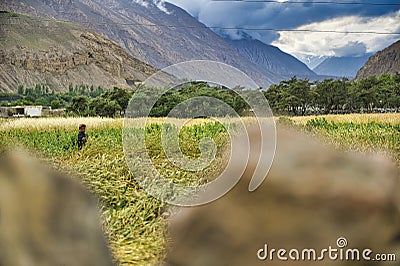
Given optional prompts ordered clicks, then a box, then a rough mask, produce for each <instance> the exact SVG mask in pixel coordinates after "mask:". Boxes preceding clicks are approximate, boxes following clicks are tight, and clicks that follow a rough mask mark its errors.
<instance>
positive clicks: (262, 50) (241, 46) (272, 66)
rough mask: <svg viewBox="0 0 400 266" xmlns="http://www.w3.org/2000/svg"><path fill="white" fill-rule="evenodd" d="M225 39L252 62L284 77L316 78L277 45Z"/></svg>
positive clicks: (303, 65)
mask: <svg viewBox="0 0 400 266" xmlns="http://www.w3.org/2000/svg"><path fill="white" fill-rule="evenodd" d="M226 40H227V42H228V43H229V44H231V45H233V46H234V47H236V49H237V50H238V52H239V53H240V54H241V55H243V56H244V57H246V58H247V59H249V60H250V61H252V62H253V63H255V64H257V65H259V66H261V67H263V68H265V69H268V70H269V71H272V72H274V73H279V74H280V75H282V76H284V77H285V78H286V79H290V78H291V77H293V76H297V77H300V78H311V79H313V78H316V74H315V73H314V72H313V71H312V70H310V69H309V68H308V67H307V66H306V65H305V64H304V63H302V62H300V61H299V60H298V59H296V58H295V57H294V56H292V55H290V54H287V53H284V52H282V51H281V50H280V49H279V48H278V47H275V46H272V45H268V44H265V43H263V42H261V41H259V40H254V39H242V40H228V39H226Z"/></svg>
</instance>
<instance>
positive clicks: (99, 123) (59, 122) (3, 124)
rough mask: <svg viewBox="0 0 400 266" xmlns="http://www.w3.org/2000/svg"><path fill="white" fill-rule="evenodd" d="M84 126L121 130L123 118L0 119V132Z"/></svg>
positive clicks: (249, 120) (138, 121)
mask: <svg viewBox="0 0 400 266" xmlns="http://www.w3.org/2000/svg"><path fill="white" fill-rule="evenodd" d="M145 119H146V118H134V119H133V122H132V123H131V124H130V126H135V125H137V126H138V127H139V125H141V124H143V123H144V122H145ZM241 120H243V122H244V123H245V124H246V125H248V124H251V123H254V122H255V121H256V120H255V119H254V118H252V117H245V118H242V119H241ZM212 121H214V120H211V119H203V118H200V119H198V118H196V119H177V118H168V121H167V120H166V118H164V117H160V118H153V117H151V118H147V124H162V123H165V122H167V123H170V124H174V125H181V124H185V125H186V126H191V125H194V124H204V123H207V122H212ZM236 121H238V119H236V118H233V119H230V118H222V119H221V122H223V123H229V122H236ZM82 123H83V124H86V126H87V128H88V129H99V128H121V127H122V125H123V123H124V118H116V119H115V118H100V117H68V118H66V117H49V118H10V119H0V131H4V130H10V129H32V130H52V129H60V128H63V129H65V130H73V129H77V130H78V125H79V124H82Z"/></svg>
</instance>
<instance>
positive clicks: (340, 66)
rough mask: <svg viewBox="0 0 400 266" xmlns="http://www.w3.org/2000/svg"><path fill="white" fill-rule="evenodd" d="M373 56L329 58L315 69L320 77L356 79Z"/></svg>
mask: <svg viewBox="0 0 400 266" xmlns="http://www.w3.org/2000/svg"><path fill="white" fill-rule="evenodd" d="M371 55H372V54H365V55H362V56H344V57H328V58H326V59H325V60H324V61H322V62H321V63H320V64H319V65H317V66H316V67H315V68H313V71H314V72H315V73H317V74H318V75H328V76H334V77H346V78H350V79H352V78H354V77H355V76H356V74H357V72H358V70H360V68H361V67H362V66H363V65H364V64H365V63H366V62H367V61H368V59H369V57H370V56H371Z"/></svg>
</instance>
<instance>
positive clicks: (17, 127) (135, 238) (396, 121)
mask: <svg viewBox="0 0 400 266" xmlns="http://www.w3.org/2000/svg"><path fill="white" fill-rule="evenodd" d="M150 121H151V123H153V124H157V123H162V119H151V120H150ZM276 121H277V124H278V125H279V124H286V125H289V126H293V127H296V128H298V129H299V130H302V131H305V132H307V133H308V134H313V135H315V136H316V137H319V138H321V139H323V140H324V141H326V142H328V143H331V144H333V145H335V146H336V147H338V148H340V149H344V150H352V151H353V150H354V151H362V152H374V153H380V154H383V155H384V156H389V157H391V158H393V159H394V160H395V161H396V162H397V163H398V165H399V166H400V163H399V162H400V114H369V115H359V114H357V115H328V116H318V117H293V118H288V117H280V118H276ZM80 123H85V124H86V125H87V132H88V134H89V141H88V143H87V145H86V147H84V149H83V150H81V151H79V150H78V149H77V148H76V146H75V139H76V135H77V132H78V129H77V126H78V124H80ZM122 129H123V119H101V118H43V119H27V118H22V119H12V120H0V147H9V148H13V147H14V145H19V146H21V145H22V146H24V147H25V148H26V149H28V150H29V151H31V152H33V153H34V154H36V155H37V156H38V157H40V158H41V159H43V160H46V161H47V162H49V163H51V164H52V165H53V166H54V167H55V168H57V169H59V170H62V171H66V172H68V173H71V175H73V176H75V177H76V178H77V179H79V180H80V181H81V182H82V183H83V184H84V185H85V186H86V187H88V188H89V189H90V191H92V192H93V193H94V194H95V195H96V196H97V197H98V198H99V199H100V203H101V217H102V222H103V225H104V228H105V232H106V235H107V236H108V238H109V241H110V246H111V249H112V251H113V255H114V257H115V258H116V259H117V260H118V261H119V262H120V264H121V265H144V264H158V263H159V262H160V261H162V260H163V258H164V256H165V247H166V246H167V244H168V240H167V239H166V237H165V234H166V224H167V220H166V219H165V217H167V216H168V215H169V213H168V210H167V207H168V206H166V205H165V204H164V203H163V202H160V201H159V200H157V199H155V198H153V197H151V196H149V195H147V194H146V193H145V192H144V191H143V190H142V189H141V188H140V187H139V186H138V185H137V183H136V182H135V180H134V178H133V176H132V174H131V172H130V171H129V169H128V167H127V165H126V161H125V158H124V153H123V147H122V136H123V134H122ZM216 129H218V130H216ZM148 132H149V134H150V138H151V139H150V142H149V144H151V145H149V153H150V156H151V158H152V160H154V163H155V165H156V166H157V167H159V168H158V169H160V170H161V171H164V173H166V174H168V175H170V176H172V178H176V179H177V180H178V181H179V182H189V181H190V180H193V178H198V176H194V175H192V174H190V173H188V172H185V171H177V170H176V169H175V168H173V167H172V166H169V165H167V164H166V163H167V160H168V159H167V158H166V157H165V156H164V155H163V152H162V150H160V149H161V146H160V143H158V142H159V136H160V127H157V126H149V128H148ZM185 132H186V133H185V134H183V135H182V136H181V137H182V139H181V141H182V145H183V147H182V149H183V150H185V151H186V152H187V153H188V154H189V155H191V156H198V152H199V151H198V143H199V140H200V138H201V137H213V138H217V139H218V140H219V141H220V142H219V145H220V146H221V147H222V146H223V145H224V144H226V143H227V142H226V135H224V131H223V130H220V128H219V126H218V124H215V123H210V122H209V121H207V120H199V121H197V122H196V123H192V124H189V125H188V126H187V131H185ZM199 132H200V133H199ZM218 147H219V146H218ZM206 174H207V172H203V173H200V176H201V175H206Z"/></svg>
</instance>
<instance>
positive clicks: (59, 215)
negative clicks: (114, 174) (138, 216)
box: [0, 152, 114, 265]
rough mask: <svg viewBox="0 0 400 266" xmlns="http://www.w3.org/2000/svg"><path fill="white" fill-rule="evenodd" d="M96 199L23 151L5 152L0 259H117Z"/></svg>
mask: <svg viewBox="0 0 400 266" xmlns="http://www.w3.org/2000/svg"><path fill="white" fill-rule="evenodd" d="M113 264H114V262H113V258H112V256H111V252H110V250H109V248H108V244H107V241H106V238H105V237H104V234H103V231H102V228H101V221H100V217H99V210H98V208H97V200H96V199H95V198H94V197H92V196H91V195H90V194H89V192H88V191H86V190H85V189H84V188H83V187H82V186H81V185H80V184H79V183H77V182H75V181H74V180H73V179H71V177H67V176H64V175H62V174H59V173H55V172H53V171H51V170H49V169H48V168H47V167H45V166H43V165H41V164H40V163H38V162H37V161H35V160H33V159H31V158H29V157H28V156H26V155H24V154H22V153H20V152H3V153H2V154H0V265H113Z"/></svg>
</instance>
